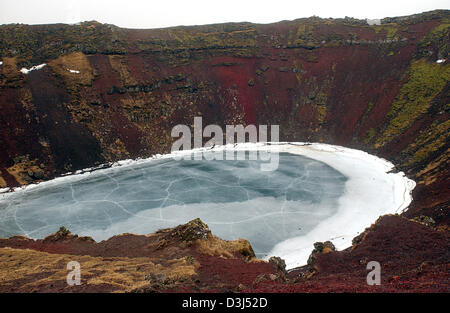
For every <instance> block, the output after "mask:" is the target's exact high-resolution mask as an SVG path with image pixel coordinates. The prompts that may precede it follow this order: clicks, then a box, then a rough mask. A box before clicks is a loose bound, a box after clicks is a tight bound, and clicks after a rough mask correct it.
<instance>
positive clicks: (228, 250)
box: [197, 236, 255, 259]
mask: <svg viewBox="0 0 450 313" xmlns="http://www.w3.org/2000/svg"><path fill="white" fill-rule="evenodd" d="M197 250H198V251H199V252H200V253H202V254H206V255H212V256H221V257H225V258H232V257H235V255H236V254H237V255H242V256H245V257H248V258H249V259H251V258H253V257H254V256H255V254H254V252H253V248H252V246H251V245H250V243H249V242H248V241H247V240H245V239H238V240H234V241H229V240H222V239H220V238H217V237H215V236H211V237H210V238H208V239H207V240H197Z"/></svg>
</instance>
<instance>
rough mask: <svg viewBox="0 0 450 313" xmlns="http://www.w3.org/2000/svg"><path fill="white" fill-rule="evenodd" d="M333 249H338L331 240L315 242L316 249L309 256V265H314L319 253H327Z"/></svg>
mask: <svg viewBox="0 0 450 313" xmlns="http://www.w3.org/2000/svg"><path fill="white" fill-rule="evenodd" d="M332 251H336V247H335V246H334V244H333V243H332V242H331V241H325V242H315V243H314V250H313V251H312V252H311V255H310V256H309V258H308V265H310V266H313V265H314V261H315V260H316V257H317V255H318V254H326V253H330V252H332Z"/></svg>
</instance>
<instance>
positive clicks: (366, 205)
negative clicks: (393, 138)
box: [0, 143, 414, 268]
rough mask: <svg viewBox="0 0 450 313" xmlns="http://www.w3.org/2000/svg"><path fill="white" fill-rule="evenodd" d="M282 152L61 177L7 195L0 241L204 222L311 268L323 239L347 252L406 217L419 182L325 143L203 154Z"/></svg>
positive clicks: (139, 164) (150, 162) (133, 164)
mask: <svg viewBox="0 0 450 313" xmlns="http://www.w3.org/2000/svg"><path fill="white" fill-rule="evenodd" d="M223 150H234V151H236V150H245V151H251V150H265V151H271V152H277V153H280V158H279V167H278V169H277V170H276V171H273V172H264V171H261V170H260V163H261V162H264V161H249V160H248V157H247V158H246V160H243V161H227V160H223V161H218V160H213V161H208V160H201V161H197V160H180V161H176V160H174V159H173V157H174V156H175V155H176V154H185V155H186V154H191V153H192V151H181V152H177V153H174V154H172V155H163V156H156V157H154V158H150V159H145V160H134V161H133V160H125V161H121V162H118V163H117V164H115V165H114V166H113V167H112V168H108V169H102V170H97V171H93V172H86V173H82V174H77V175H69V176H65V177H60V178H57V179H54V180H52V181H49V182H44V183H41V184H38V185H30V186H27V187H25V188H17V189H16V190H15V191H14V192H9V193H4V194H0V237H7V236H12V235H18V234H24V235H27V236H29V237H33V238H42V237H43V236H45V235H48V234H50V233H52V232H54V231H56V230H57V229H58V228H59V227H60V226H62V225H64V226H66V227H67V228H68V229H70V230H71V231H72V232H73V233H77V234H79V235H87V236H92V237H93V238H94V239H96V240H103V239H107V238H109V237H111V236H113V235H115V234H120V233H125V232H128V233H138V234H147V233H152V232H154V231H156V230H158V229H160V228H166V227H172V226H176V225H178V224H181V223H185V222H187V221H189V220H191V219H193V218H197V217H200V218H201V219H202V220H204V221H205V222H206V223H207V224H208V225H209V226H210V228H211V230H212V232H213V233H214V234H215V235H218V236H219V237H221V238H223V239H230V240H231V239H237V238H245V239H248V240H249V241H250V242H251V244H252V246H253V247H254V250H255V252H256V253H257V255H258V256H259V257H266V258H267V257H269V256H271V255H278V256H280V257H282V258H284V259H285V260H286V263H287V266H288V268H292V267H294V266H298V265H303V264H305V263H306V260H307V257H308V255H309V254H310V252H311V250H312V248H313V246H312V244H313V243H314V242H315V241H325V240H332V241H333V243H334V244H335V245H336V246H337V248H338V249H343V248H346V247H347V246H349V245H350V244H351V239H352V238H353V237H355V236H356V235H357V234H358V233H359V232H361V231H362V230H364V228H365V227H367V226H369V225H370V224H371V223H373V222H374V221H375V220H376V219H377V218H378V217H379V216H380V215H382V214H386V213H395V212H400V211H401V210H403V209H404V208H405V207H406V206H407V205H408V204H409V202H410V201H411V196H410V192H411V189H412V188H413V187H414V182H412V181H410V180H408V179H407V178H406V177H405V176H404V175H403V173H395V174H394V173H389V174H388V173H387V172H388V171H390V170H391V169H392V167H393V165H392V164H391V163H389V162H388V161H386V160H383V159H380V158H377V157H374V156H372V155H369V154H367V153H365V152H362V151H358V150H353V149H347V148H343V147H338V146H330V145H324V144H308V145H305V144H303V143H279V144H271V145H266V144H239V145H236V146H232V145H228V146H221V147H216V148H214V149H213V151H212V150H208V149H197V150H196V153H208V154H211V153H222V151H223Z"/></svg>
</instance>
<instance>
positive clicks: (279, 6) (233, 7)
mask: <svg viewBox="0 0 450 313" xmlns="http://www.w3.org/2000/svg"><path fill="white" fill-rule="evenodd" d="M449 8H450V1H449V0H421V1H418V0H376V1H373V0H372V1H364V0H346V1H339V0H308V1H300V0H290V1H288V0H270V1H268V0H256V1H244V0H220V1H216V0H162V1H155V0H120V1H119V0H0V24H7V23H25V24H47V23H77V22H80V21H89V20H97V21H99V22H102V23H109V24H115V25H117V26H120V27H129V28H157V27H167V26H177V25H201V24H211V23H222V22H243V21H248V22H254V23H271V22H277V21H280V20H292V19H296V18H301V17H309V16H312V15H316V16H320V17H323V18H327V17H333V18H337V17H345V16H351V17H356V18H361V19H363V18H370V19H375V18H383V17H392V16H401V15H409V14H414V13H421V12H424V11H431V10H435V9H449Z"/></svg>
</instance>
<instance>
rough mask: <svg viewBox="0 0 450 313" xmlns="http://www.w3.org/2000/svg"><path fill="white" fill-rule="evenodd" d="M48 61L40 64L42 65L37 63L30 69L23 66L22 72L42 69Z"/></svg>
mask: <svg viewBox="0 0 450 313" xmlns="http://www.w3.org/2000/svg"><path fill="white" fill-rule="evenodd" d="M46 65H47V64H46V63H43V64H40V65H35V66H33V67H31V68H30V69H27V68H25V67H22V69H21V70H20V72H22V73H23V74H28V73H30V72H31V71H36V70H40V69H41V68H43V67H44V66H46Z"/></svg>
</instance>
